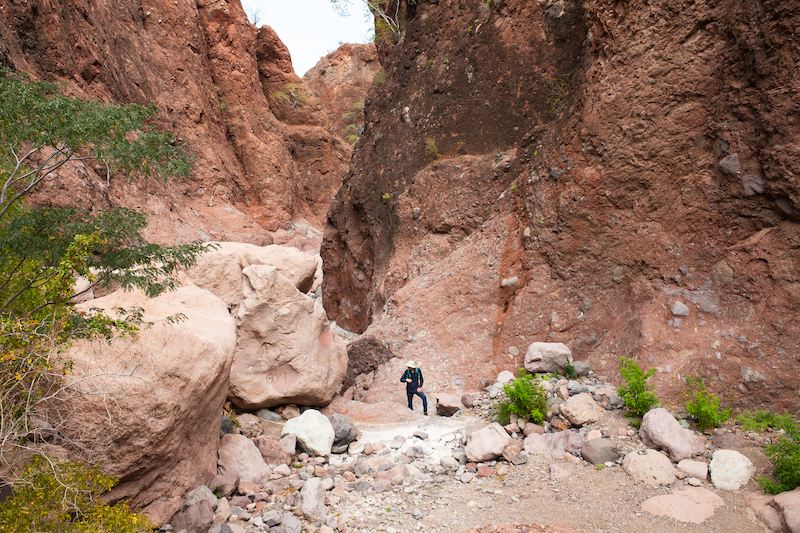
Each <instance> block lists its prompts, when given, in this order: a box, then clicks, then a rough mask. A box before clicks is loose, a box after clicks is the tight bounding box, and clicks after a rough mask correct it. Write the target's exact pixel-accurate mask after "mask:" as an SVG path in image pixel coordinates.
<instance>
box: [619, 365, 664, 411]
mask: <svg viewBox="0 0 800 533" xmlns="http://www.w3.org/2000/svg"><path fill="white" fill-rule="evenodd" d="M619 371H620V373H621V374H622V379H624V380H625V385H623V386H622V387H620V388H619V394H620V395H621V396H622V398H623V399H624V400H625V408H626V409H627V410H628V411H630V412H631V414H633V415H634V416H637V417H639V418H641V417H643V416H644V415H645V413H647V411H649V410H650V409H652V408H653V407H655V405H657V404H658V399H657V398H656V395H655V393H654V392H653V387H652V386H651V385H650V384H649V383H647V380H648V379H650V378H651V377H653V374H655V372H656V369H655V368H651V369H650V370H648V371H647V372H644V371H642V369H641V368H640V367H639V365H638V364H637V363H636V361H634V360H633V359H630V358H628V357H621V358H620V364H619Z"/></svg>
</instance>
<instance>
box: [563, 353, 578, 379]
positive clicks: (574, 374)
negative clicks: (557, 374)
mask: <svg viewBox="0 0 800 533" xmlns="http://www.w3.org/2000/svg"><path fill="white" fill-rule="evenodd" d="M564 375H565V376H567V377H568V378H570V379H578V371H577V370H575V367H574V366H573V365H572V363H570V362H569V358H567V362H566V363H564Z"/></svg>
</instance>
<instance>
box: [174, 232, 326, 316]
mask: <svg viewBox="0 0 800 533" xmlns="http://www.w3.org/2000/svg"><path fill="white" fill-rule="evenodd" d="M213 245H214V246H216V247H217V248H216V249H214V250H212V251H210V252H207V253H205V254H203V255H201V256H200V257H199V258H198V259H197V262H196V263H195V264H194V265H193V266H192V267H191V268H189V269H188V270H187V271H186V275H187V276H188V277H189V278H190V279H191V280H192V281H193V282H194V284H195V285H197V286H199V287H202V288H204V289H206V290H208V291H211V292H212V293H214V294H216V295H217V296H218V297H219V298H220V299H222V301H224V302H225V303H227V304H236V303H239V301H240V300H241V299H242V282H243V274H242V271H243V270H244V269H245V268H247V267H249V266H251V265H270V266H274V267H275V268H277V269H278V272H280V273H281V274H282V275H283V276H284V277H285V278H286V279H288V280H289V281H291V282H292V284H293V285H294V286H295V287H297V289H298V290H299V291H300V292H308V291H309V290H310V289H311V287H312V285H313V283H314V274H315V272H316V270H317V259H316V257H315V256H313V255H309V254H307V253H304V252H301V251H300V250H298V249H297V248H292V247H290V246H277V245H269V246H256V245H254V244H247V243H243V242H217V243H213Z"/></svg>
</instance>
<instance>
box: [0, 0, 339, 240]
mask: <svg viewBox="0 0 800 533" xmlns="http://www.w3.org/2000/svg"><path fill="white" fill-rule="evenodd" d="M0 53H1V54H2V55H1V56H0V57H2V62H3V64H5V65H7V66H9V67H11V68H14V69H17V70H20V71H24V72H28V73H30V74H32V75H33V76H35V77H37V78H41V79H45V80H49V81H65V82H66V83H67V84H68V91H69V92H71V93H72V94H75V95H78V96H80V97H91V98H102V99H105V100H114V101H117V102H123V103H124V102H136V103H151V102H152V103H155V104H157V105H158V107H159V109H160V114H159V116H158V123H159V125H160V126H161V127H162V128H165V129H168V130H170V131H172V132H174V133H175V134H176V136H177V137H179V138H180V139H181V140H182V141H184V142H187V143H189V151H191V152H192V153H194V154H195V155H197V162H196V164H195V167H194V170H193V172H192V176H191V177H190V178H188V179H184V180H180V181H172V182H170V183H169V184H168V185H166V186H164V185H163V184H161V183H157V180H151V181H150V182H146V183H142V182H138V181H134V182H131V183H129V182H127V181H126V180H125V179H124V178H122V177H112V179H111V180H110V183H109V185H108V186H106V183H105V181H106V180H105V173H104V170H103V169H99V168H98V169H97V170H98V172H100V173H101V174H102V178H99V177H98V176H95V175H94V173H93V169H84V170H82V171H80V172H78V171H76V172H72V173H69V172H64V173H62V175H60V176H59V179H58V180H54V181H53V182H52V184H51V187H50V188H49V189H47V190H43V191H42V193H41V194H40V195H39V198H38V199H39V201H40V202H42V203H55V204H71V203H72V202H73V201H75V200H76V199H78V200H80V201H83V202H87V203H90V204H91V205H92V206H94V207H96V208H100V207H104V206H105V207H107V206H112V205H124V206H129V207H137V208H141V209H144V210H147V211H150V212H152V213H153V214H154V216H153V217H151V227H150V228H149V237H150V238H151V239H153V240H157V241H161V242H169V243H174V242H176V241H177V242H184V241H190V240H194V239H198V238H202V239H228V240H236V241H247V242H255V243H263V242H272V240H273V238H277V239H283V240H288V239H290V238H291V235H286V234H285V231H282V232H279V233H278V234H277V235H275V236H274V235H273V233H274V232H275V231H276V230H279V229H281V228H286V227H287V223H289V222H292V221H306V223H307V224H310V225H312V226H320V224H321V223H322V221H323V217H324V214H325V212H326V210H327V208H328V205H329V202H330V198H331V196H332V194H333V193H334V192H335V190H336V188H337V187H338V186H339V184H340V183H341V179H342V175H343V172H344V170H345V169H346V167H347V162H348V160H349V156H350V147H349V146H347V144H346V143H344V142H342V140H341V139H340V138H339V137H338V136H337V135H335V134H332V133H331V128H330V124H329V120H328V117H327V115H326V114H325V113H324V112H323V111H322V108H321V106H320V104H319V101H318V99H317V98H316V97H315V96H314V95H313V93H312V91H311V90H310V89H309V88H308V87H307V86H306V85H305V84H304V82H303V81H302V80H301V79H300V78H299V77H297V76H296V75H295V73H294V71H293V70H292V66H291V60H290V56H289V52H288V50H287V49H286V47H285V46H284V45H283V44H282V43H281V42H280V40H279V39H278V36H277V35H276V34H275V32H274V31H273V30H272V29H271V28H269V27H267V26H264V27H262V28H260V29H256V28H255V27H254V26H252V25H251V24H250V23H249V22H248V20H247V17H246V15H245V13H244V11H243V10H242V7H241V4H240V2H239V1H238V0H230V1H227V0H219V1H210V2H206V1H194V0H193V1H189V2H186V1H183V2H153V1H147V0H145V1H129V0H123V1H121V2H113V3H112V2H94V1H92V2H89V1H82V0H58V1H55V2H49V1H43V0H42V1H40V0H31V1H26V2H6V3H4V4H3V6H0ZM87 172H88V175H87ZM87 176H88V177H87ZM289 227H291V224H290V225H289Z"/></svg>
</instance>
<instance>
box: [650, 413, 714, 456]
mask: <svg viewBox="0 0 800 533" xmlns="http://www.w3.org/2000/svg"><path fill="white" fill-rule="evenodd" d="M639 436H640V437H641V439H642V441H643V442H644V443H645V445H647V446H648V447H650V448H655V449H657V450H665V451H666V452H667V453H668V454H669V458H670V459H672V460H673V461H675V462H678V461H680V460H682V459H688V458H690V457H692V456H693V455H698V454H701V453H703V452H704V451H705V449H706V445H705V442H704V440H703V439H702V438H701V437H700V436H699V435H696V434H695V433H693V432H692V431H690V430H688V429H686V428H684V427H682V426H681V425H680V423H679V422H678V421H677V420H675V417H673V416H672V415H671V414H670V413H669V411H667V410H666V409H664V408H663V407H659V408H658V409H653V410H651V411H648V412H647V413H646V414H645V415H644V417H643V418H642V425H641V427H640V428H639Z"/></svg>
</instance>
